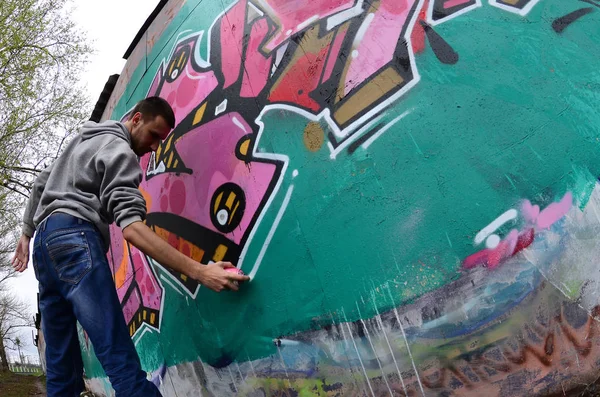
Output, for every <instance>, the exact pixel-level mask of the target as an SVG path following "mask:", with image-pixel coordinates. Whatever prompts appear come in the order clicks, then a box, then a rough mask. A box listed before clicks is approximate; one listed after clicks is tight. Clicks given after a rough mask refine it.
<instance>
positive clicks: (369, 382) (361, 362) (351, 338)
mask: <svg viewBox="0 0 600 397" xmlns="http://www.w3.org/2000/svg"><path fill="white" fill-rule="evenodd" d="M344 319H345V320H346V323H345V324H346V327H347V328H348V332H349V333H350V340H352V344H353V345H354V350H356V355H357V356H358V361H359V362H360V366H361V367H362V370H363V374H364V375H365V379H366V381H367V384H368V385H369V390H371V395H372V396H373V397H375V392H373V386H371V381H370V380H369V376H368V375H367V370H366V369H365V365H364V364H363V361H362V358H361V357H360V353H359V352H358V346H356V341H355V340H354V337H353V336H352V330H351V329H350V324H349V323H348V318H346V313H344Z"/></svg>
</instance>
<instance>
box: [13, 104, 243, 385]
mask: <svg viewBox="0 0 600 397" xmlns="http://www.w3.org/2000/svg"><path fill="white" fill-rule="evenodd" d="M174 126H175V116H174V114H173V110H172V109H171V107H170V106H169V104H168V103H167V102H166V101H165V100H163V99H161V98H159V97H150V98H146V99H144V100H142V101H140V102H139V103H138V104H137V105H136V107H135V108H134V109H133V111H132V113H131V117H130V119H129V120H128V121H126V122H124V123H119V122H115V121H107V122H104V123H100V124H98V123H94V122H87V123H85V124H84V125H83V127H82V129H81V131H80V134H79V135H78V136H77V137H75V138H74V139H73V141H71V143H70V144H69V145H68V146H67V147H66V148H65V151H64V152H63V153H62V154H61V155H60V157H58V159H57V160H56V161H55V162H54V163H53V164H52V165H50V167H48V168H47V169H45V170H44V171H42V172H41V173H40V174H39V176H38V177H37V179H36V181H35V183H34V186H33V189H32V192H31V196H30V198H29V201H28V203H27V207H26V210H25V215H24V218H23V223H24V225H23V234H22V236H21V238H20V240H19V242H18V245H17V249H16V252H15V256H14V258H13V261H12V264H13V267H14V268H15V270H17V271H19V272H22V271H24V270H25V269H26V268H27V263H28V261H29V243H30V239H31V237H32V236H33V233H34V231H35V232H36V235H35V236H36V237H35V240H34V248H33V267H34V271H35V275H36V278H37V279H38V281H39V290H40V311H41V314H42V330H43V332H44V337H45V339H46V362H47V392H48V396H49V397H72V396H73V397H74V396H79V393H80V392H82V391H83V390H84V384H83V363H82V359H81V353H80V351H79V341H78V338H77V328H76V321H79V323H80V324H81V325H82V327H83V329H84V330H85V331H86V332H87V334H88V336H89V338H90V340H91V342H92V344H93V346H94V350H95V352H96V356H97V357H98V359H99V360H100V363H101V364H102V367H103V368H104V371H105V372H106V374H107V375H108V377H109V379H110V382H111V384H112V386H113V388H114V389H115V392H116V396H117V397H135V396H144V397H151V396H160V392H159V391H158V389H157V388H156V386H154V385H153V384H152V383H151V382H149V381H147V380H146V373H145V372H144V371H142V369H141V366H140V362H139V358H138V356H137V352H136V350H135V347H134V345H133V342H132V340H131V338H130V336H129V330H128V328H127V326H126V324H125V319H124V317H123V312H122V310H121V305H120V303H119V299H118V297H117V293H116V290H115V286H114V282H113V277H112V273H111V271H110V268H109V265H108V261H107V258H106V252H107V251H108V248H109V245H110V235H109V224H111V223H112V222H113V221H114V222H116V224H117V226H119V227H120V228H121V229H122V230H123V237H124V238H125V240H127V241H128V242H129V243H130V244H132V245H134V246H135V247H137V248H138V249H139V250H140V251H142V252H143V253H144V254H146V255H148V256H150V257H152V258H154V259H155V260H157V261H158V262H160V263H161V264H163V265H165V266H168V267H170V268H171V269H173V270H176V271H178V272H181V273H183V274H185V275H187V276H188V277H191V278H193V279H194V280H197V281H198V282H200V283H201V284H203V285H205V286H206V287H208V288H210V289H212V290H214V291H217V292H219V291H222V290H224V289H230V290H237V289H238V282H240V281H247V280H248V277H246V276H242V275H238V274H235V273H234V272H229V271H227V270H225V269H227V268H232V267H233V265H232V264H231V263H228V262H219V263H213V264H210V265H207V266H205V265H201V264H200V263H198V262H195V261H194V260H192V259H191V258H189V257H187V256H185V255H183V254H182V253H181V252H179V251H177V250H176V249H175V248H173V247H171V246H170V245H169V244H168V243H167V242H165V241H163V240H162V239H161V238H160V237H159V236H158V235H156V234H155V233H154V232H153V231H152V230H151V229H150V228H148V227H147V226H146V225H145V224H144V223H143V220H144V218H145V216H146V203H145V200H144V198H143V197H142V195H141V193H140V191H139V190H138V187H139V184H140V182H141V180H142V170H141V168H140V165H139V163H138V156H142V155H144V154H146V153H148V152H150V151H155V150H157V148H158V145H159V143H160V142H161V141H162V140H163V139H165V138H166V137H167V136H168V134H169V132H170V131H171V130H172V129H173V128H174Z"/></svg>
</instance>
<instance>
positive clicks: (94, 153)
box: [23, 121, 146, 250]
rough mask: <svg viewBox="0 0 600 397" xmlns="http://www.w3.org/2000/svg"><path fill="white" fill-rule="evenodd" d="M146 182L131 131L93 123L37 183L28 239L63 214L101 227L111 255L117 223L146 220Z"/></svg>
mask: <svg viewBox="0 0 600 397" xmlns="http://www.w3.org/2000/svg"><path fill="white" fill-rule="evenodd" d="M141 181H142V169H141V168H140V165H139V162H138V158H137V155H136V154H135V153H134V152H133V150H132V149H131V135H130V134H129V131H128V130H127V128H126V127H125V126H124V125H123V124H122V123H119V122H116V121H105V122H103V123H94V122H91V121H90V122H87V123H85V124H84V125H83V127H82V129H81V132H80V134H79V135H77V136H76V137H75V138H74V139H73V140H72V141H71V142H70V143H69V145H68V146H67V147H66V148H65V150H64V152H63V153H62V154H61V155H60V157H58V158H57V159H56V161H54V163H53V164H52V165H50V166H49V167H48V168H46V169H45V170H44V171H42V172H41V173H40V174H39V175H38V177H37V179H36V180H35V183H34V185H33V189H32V191H31V195H30V197H29V201H28V203H27V207H26V209H25V215H24V217H23V234H25V235H27V236H29V237H31V236H33V232H34V231H35V228H36V227H37V225H39V224H40V223H41V222H42V221H43V220H44V219H45V218H46V217H48V216H49V215H50V214H52V213H53V212H57V211H60V212H65V213H67V214H71V215H73V216H77V217H79V218H83V219H86V220H88V221H90V222H92V223H93V224H94V225H96V227H97V228H98V230H99V231H100V233H101V234H102V237H103V238H104V243H105V249H106V250H108V247H109V245H110V235H109V231H108V226H109V225H110V224H111V223H113V222H116V223H117V226H119V227H120V228H125V227H126V226H128V225H130V224H131V223H133V222H136V221H141V220H144V219H145V217H146V202H145V200H144V198H143V196H142V194H141V192H140V191H139V190H138V186H139V184H140V182H141Z"/></svg>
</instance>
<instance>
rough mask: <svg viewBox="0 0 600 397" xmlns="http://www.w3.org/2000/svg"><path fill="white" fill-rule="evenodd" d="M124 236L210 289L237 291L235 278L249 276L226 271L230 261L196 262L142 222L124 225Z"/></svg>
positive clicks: (236, 279) (164, 264)
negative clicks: (207, 263) (205, 263)
mask: <svg viewBox="0 0 600 397" xmlns="http://www.w3.org/2000/svg"><path fill="white" fill-rule="evenodd" d="M123 237H124V238H125V240H127V241H128V242H129V243H130V244H132V245H133V246H135V247H137V248H138V249H139V250H140V251H142V252H143V253H144V254H146V255H148V256H149V257H151V258H154V260H156V261H157V262H158V263H160V264H162V265H163V266H166V267H169V268H171V269H173V270H175V271H178V272H179V273H183V274H185V275H186V276H188V277H191V278H193V279H194V280H196V281H198V282H200V284H203V285H205V286H207V287H208V288H210V289H212V290H213V291H217V292H221V291H223V290H224V289H230V290H233V291H237V290H238V283H236V281H237V282H240V281H248V280H250V277H248V276H242V275H239V274H235V273H231V272H228V271H226V270H225V269H227V268H231V267H233V265H232V264H231V263H229V262H217V263H211V264H210V265H202V264H200V263H198V262H196V261H195V260H193V259H192V258H190V257H187V256H185V255H184V254H182V253H181V252H179V251H178V250H176V249H175V248H173V247H172V246H171V245H170V244H169V243H167V242H166V241H164V240H163V239H162V238H160V237H158V235H157V234H156V233H154V232H153V231H152V230H151V229H150V228H149V227H148V226H146V225H145V224H144V223H142V222H134V223H132V224H130V225H129V226H127V227H126V228H124V229H123Z"/></svg>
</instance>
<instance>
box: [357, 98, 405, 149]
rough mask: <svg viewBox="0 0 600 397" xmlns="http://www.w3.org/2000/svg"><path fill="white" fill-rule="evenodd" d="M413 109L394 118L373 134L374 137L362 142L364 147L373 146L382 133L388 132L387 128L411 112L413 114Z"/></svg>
mask: <svg viewBox="0 0 600 397" xmlns="http://www.w3.org/2000/svg"><path fill="white" fill-rule="evenodd" d="M413 110H414V108H413V109H409V110H407V111H405V112H404V113H402V114H401V115H400V116H398V117H396V118H395V119H393V120H392V121H390V122H389V123H388V124H386V125H385V126H383V127H382V128H381V129H380V130H379V131H377V132H376V133H375V134H373V136H372V137H370V138H369V139H367V140H366V141H365V143H363V144H362V147H363V148H364V149H368V148H369V146H371V144H372V143H373V142H375V141H376V140H377V139H378V138H379V137H380V136H381V135H383V133H384V132H386V131H387V130H389V129H390V128H391V127H392V126H393V125H394V124H396V123H397V122H398V121H400V120H402V119H403V118H405V117H406V116H408V115H409V114H411V113H412V112H413Z"/></svg>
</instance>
